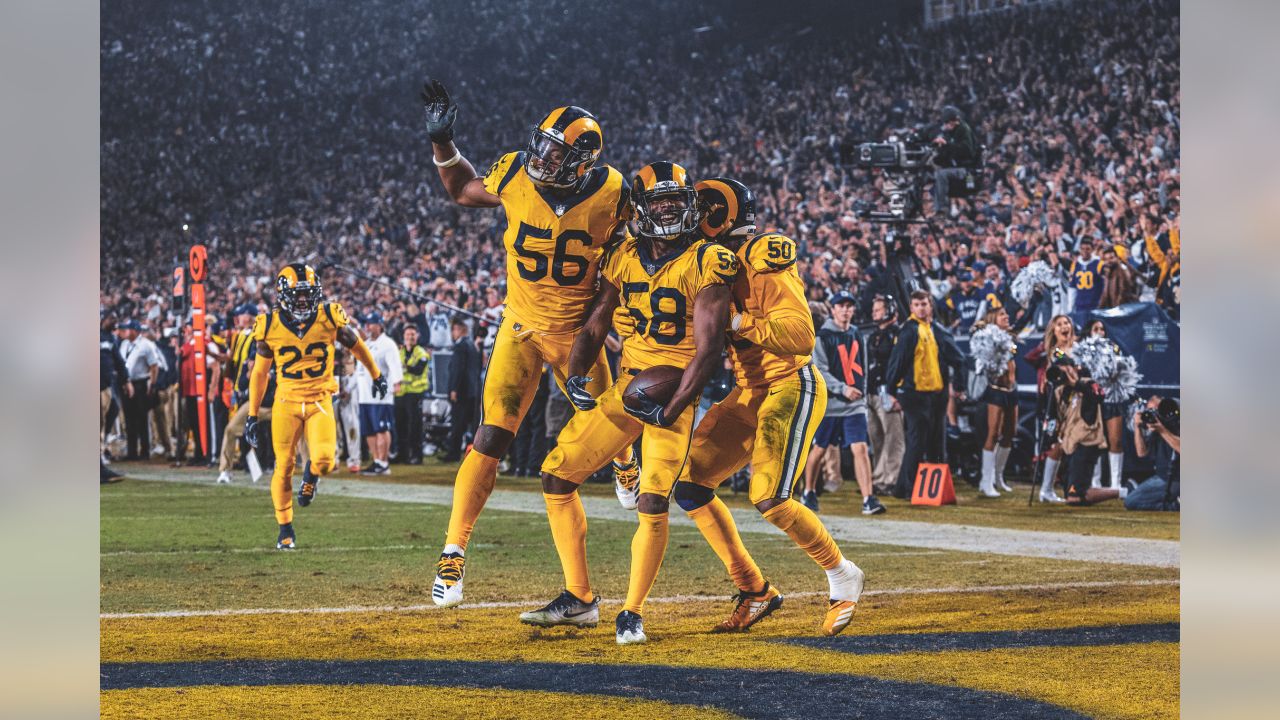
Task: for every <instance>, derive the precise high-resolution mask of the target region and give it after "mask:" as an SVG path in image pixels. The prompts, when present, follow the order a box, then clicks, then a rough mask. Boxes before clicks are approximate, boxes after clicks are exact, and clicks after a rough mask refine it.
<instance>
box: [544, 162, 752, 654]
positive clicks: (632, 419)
mask: <svg viewBox="0 0 1280 720" xmlns="http://www.w3.org/2000/svg"><path fill="white" fill-rule="evenodd" d="M632 203H633V205H634V207H635V212H636V219H637V226H638V229H639V231H640V236H639V237H638V238H632V239H628V240H627V241H625V242H623V243H622V244H621V245H619V246H618V248H617V249H616V250H614V251H612V252H611V254H610V255H609V257H608V259H607V260H606V261H605V264H604V268H603V269H602V270H601V273H600V280H601V282H600V293H599V295H598V296H597V298H596V299H595V301H594V303H593V304H592V306H591V311H590V314H589V315H588V317H587V324H586V326H585V327H583V329H582V333H581V334H579V335H578V338H577V340H575V341H574V345H573V352H572V354H571V355H570V356H569V372H570V375H571V377H570V378H569V383H568V389H569V399H570V400H571V401H572V402H573V404H574V405H575V406H577V407H578V409H579V410H580V411H581V412H578V413H577V414H575V415H574V416H573V418H572V419H571V420H570V421H569V424H568V425H566V426H565V428H564V430H562V431H561V432H560V436H559V438H558V440H557V441H556V448H555V450H553V451H552V452H551V454H550V455H548V456H547V459H546V461H545V462H544V463H543V464H542V492H543V494H544V497H545V499H546V503H547V519H548V521H549V522H550V524H551V535H552V537H553V538H554V540H555V545H556V552H558V553H559V555H560V564H561V568H562V569H563V571H564V577H565V591H564V592H563V593H562V594H561V595H560V597H558V598H556V599H555V600H553V601H551V603H549V604H548V605H547V606H546V607H543V608H540V609H538V610H534V611H531V612H527V613H524V614H522V615H521V616H520V619H521V621H522V622H526V623H529V624H532V625H541V626H550V625H579V626H592V625H595V624H596V622H597V621H598V620H599V604H598V603H599V601H598V599H597V598H596V597H595V595H594V593H593V592H592V589H591V582H590V580H589V578H588V573H587V556H586V535H587V526H586V515H585V514H584V512H583V508H582V501H581V500H580V499H579V497H578V486H579V485H581V484H582V481H583V480H586V478H587V476H589V475H590V474H591V473H592V472H593V471H594V470H595V469H596V468H598V467H600V466H601V465H602V464H603V463H604V461H606V460H607V459H608V458H609V457H610V456H611V455H612V454H613V453H616V452H618V451H619V450H620V449H622V448H624V447H627V446H629V445H631V444H632V443H633V442H635V441H636V439H637V438H640V437H643V440H642V442H641V453H642V454H643V458H642V460H641V462H640V496H639V501H638V508H637V509H638V511H639V512H638V515H639V521H640V526H639V528H638V529H637V530H636V534H635V537H634V538H633V539H632V541H631V581H630V583H629V585H628V587H627V599H626V603H625V605H623V610H622V612H621V613H620V614H619V615H618V618H617V621H616V627H615V630H616V634H617V641H618V643H620V644H627V643H633V642H644V640H645V635H644V628H643V623H642V622H641V618H640V613H641V610H642V609H643V606H644V601H645V599H646V597H647V596H648V594H649V590H650V589H651V588H652V587H653V582H654V580H655V579H656V578H657V575H658V569H659V567H661V565H662V558H663V556H664V554H665V553H666V547H667V507H668V497H670V495H671V488H672V487H673V486H674V485H675V481H676V478H677V477H678V476H679V474H680V467H681V466H682V465H683V464H684V460H685V456H686V454H687V453H688V450H689V438H690V435H691V434H692V431H693V416H694V411H695V407H694V405H693V403H694V402H696V401H697V399H698V397H699V395H701V393H702V387H703V385H705V384H706V382H707V379H708V378H709V377H710V375H711V373H712V371H713V370H714V369H715V367H716V366H717V365H718V364H719V363H720V358H721V352H722V350H723V347H724V327H725V323H727V322H728V315H729V304H730V286H731V285H732V284H733V281H734V278H735V277H736V276H737V273H738V263H737V261H736V260H735V259H734V257H733V253H731V252H729V251H728V250H726V249H724V248H723V247H721V246H719V245H715V244H712V243H710V242H708V241H707V240H705V239H702V238H701V237H700V236H699V234H698V218H699V211H698V206H697V196H696V194H695V192H694V189H693V182H692V181H691V180H690V178H689V177H688V174H687V173H686V172H685V170H684V168H682V167H680V166H679V165H675V164H673V163H669V162H656V163H653V164H651V165H647V166H645V167H644V168H642V169H641V170H640V172H639V173H638V174H637V175H636V178H635V180H633V181H632ZM619 307H621V308H623V309H624V311H625V315H626V317H629V318H630V319H631V320H632V321H633V322H634V326H635V327H634V330H633V332H631V333H630V334H629V335H628V337H627V338H626V339H625V340H624V341H623V344H622V360H621V361H620V363H619V370H620V371H619V373H618V374H619V376H620V378H619V380H618V381H617V382H616V383H614V384H613V385H612V386H611V387H610V388H609V389H607V390H605V391H604V392H603V393H593V392H589V391H588V390H587V387H588V381H589V379H590V378H589V377H588V374H589V373H590V372H592V371H591V369H590V368H591V364H592V358H594V357H595V356H596V354H597V353H599V352H600V348H601V347H602V346H603V344H604V339H605V335H606V334H607V333H608V331H609V326H610V324H611V322H612V320H613V317H614V313H615V311H616V310H617V309H618V308H619ZM657 365H671V366H675V367H678V368H684V372H683V375H682V376H681V378H680V384H679V387H678V388H677V389H676V391H675V393H674V394H673V395H672V396H671V398H670V400H668V401H667V402H666V404H665V405H659V404H658V403H657V402H655V401H653V400H649V401H648V403H647V404H648V406H647V407H639V408H637V407H634V406H624V404H623V395H624V393H625V391H626V388H627V386H628V384H630V382H631V379H632V377H633V376H634V375H636V374H638V373H639V372H640V371H642V370H645V369H647V368H650V367H654V366H657Z"/></svg>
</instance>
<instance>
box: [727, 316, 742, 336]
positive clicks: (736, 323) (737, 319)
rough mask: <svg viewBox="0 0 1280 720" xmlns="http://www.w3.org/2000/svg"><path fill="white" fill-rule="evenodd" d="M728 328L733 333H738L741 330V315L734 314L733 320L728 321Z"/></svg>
mask: <svg viewBox="0 0 1280 720" xmlns="http://www.w3.org/2000/svg"><path fill="white" fill-rule="evenodd" d="M729 327H730V328H732V329H733V331H734V332H738V331H739V330H741V329H742V313H735V314H734V316H733V319H731V320H730V321H729Z"/></svg>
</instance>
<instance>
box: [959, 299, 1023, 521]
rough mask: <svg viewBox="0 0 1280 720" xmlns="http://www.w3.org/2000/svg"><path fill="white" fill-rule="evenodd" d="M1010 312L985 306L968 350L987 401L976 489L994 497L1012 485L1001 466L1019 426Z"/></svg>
mask: <svg viewBox="0 0 1280 720" xmlns="http://www.w3.org/2000/svg"><path fill="white" fill-rule="evenodd" d="M1009 328H1010V323H1009V312H1008V311H1007V310H1006V309H1005V308H1003V307H996V308H994V309H991V310H988V311H987V314H986V315H985V316H984V317H983V318H982V319H981V320H979V321H978V322H976V323H974V333H973V336H972V337H971V338H970V340H969V353H970V354H971V355H972V356H973V358H974V368H975V371H976V372H977V373H978V374H979V375H981V376H983V377H985V378H986V380H987V389H986V390H985V391H984V392H983V393H982V401H983V402H984V403H986V405H987V440H986V442H985V443H984V444H983V446H982V481H981V482H980V483H979V484H978V493H979V494H980V495H981V496H982V497H989V498H997V497H1000V492H998V491H1004V492H1009V491H1011V490H1013V488H1011V487H1009V485H1007V484H1006V483H1005V481H1004V469H1005V466H1006V465H1007V464H1008V463H1009V452H1010V451H1011V450H1012V449H1013V437H1014V435H1015V434H1016V429H1017V427H1018V398H1017V395H1016V394H1015V393H1014V387H1015V386H1014V365H1013V354H1014V352H1016V350H1017V345H1016V344H1015V343H1014V341H1013V336H1012V335H1011V334H1010V329H1009Z"/></svg>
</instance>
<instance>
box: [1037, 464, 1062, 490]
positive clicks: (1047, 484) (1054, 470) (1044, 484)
mask: <svg viewBox="0 0 1280 720" xmlns="http://www.w3.org/2000/svg"><path fill="white" fill-rule="evenodd" d="M1057 474H1058V461H1057V460H1054V459H1053V458H1045V461H1044V479H1043V480H1041V481H1040V494H1041V495H1049V494H1052V493H1053V476H1054V475H1057Z"/></svg>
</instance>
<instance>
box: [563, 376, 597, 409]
mask: <svg viewBox="0 0 1280 720" xmlns="http://www.w3.org/2000/svg"><path fill="white" fill-rule="evenodd" d="M589 382H591V378H589V377H585V376H582V375H574V376H572V377H570V378H569V379H568V380H566V381H565V384H564V387H565V389H566V390H568V392H569V402H571V403H573V406H574V407H576V408H578V409H579V410H590V409H591V408H593V407H595V406H596V399H595V398H593V397H591V393H589V392H587V383H589Z"/></svg>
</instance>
